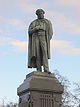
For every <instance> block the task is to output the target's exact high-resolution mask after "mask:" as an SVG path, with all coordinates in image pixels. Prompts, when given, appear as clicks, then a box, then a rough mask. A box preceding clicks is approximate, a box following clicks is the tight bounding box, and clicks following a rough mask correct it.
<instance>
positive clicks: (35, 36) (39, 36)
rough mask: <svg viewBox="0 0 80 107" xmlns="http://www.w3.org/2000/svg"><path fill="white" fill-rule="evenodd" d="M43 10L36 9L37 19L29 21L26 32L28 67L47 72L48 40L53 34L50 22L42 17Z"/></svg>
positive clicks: (48, 57)
mask: <svg viewBox="0 0 80 107" xmlns="http://www.w3.org/2000/svg"><path fill="white" fill-rule="evenodd" d="M44 14H45V12H44V10H42V9H38V10H36V15H37V19H36V20H34V21H33V22H31V24H30V26H29V29H28V34H29V45H28V68H37V71H42V68H41V66H43V68H44V72H48V73H50V72H49V65H48V59H50V40H51V38H52V35H53V30H52V24H51V22H50V21H49V20H47V19H45V18H44Z"/></svg>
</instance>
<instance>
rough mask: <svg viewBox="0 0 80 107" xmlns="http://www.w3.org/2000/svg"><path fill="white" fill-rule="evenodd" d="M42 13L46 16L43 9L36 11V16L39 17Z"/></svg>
mask: <svg viewBox="0 0 80 107" xmlns="http://www.w3.org/2000/svg"><path fill="white" fill-rule="evenodd" d="M40 12H43V14H45V11H44V10H43V9H37V10H36V15H38V14H39V13H40Z"/></svg>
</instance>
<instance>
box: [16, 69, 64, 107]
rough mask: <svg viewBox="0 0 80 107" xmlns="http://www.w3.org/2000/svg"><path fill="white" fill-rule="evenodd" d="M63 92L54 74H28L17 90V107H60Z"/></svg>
mask: <svg viewBox="0 0 80 107" xmlns="http://www.w3.org/2000/svg"><path fill="white" fill-rule="evenodd" d="M63 91H64V87H63V86H62V85H61V83H60V82H59V81H58V80H57V79H56V77H55V76H54V74H47V73H45V72H37V71H35V72H32V73H29V74H28V75H27V76H26V79H25V80H24V82H23V83H22V84H21V85H20V86H19V87H18V89H17V94H18V96H19V107H61V104H62V102H61V100H62V93H63Z"/></svg>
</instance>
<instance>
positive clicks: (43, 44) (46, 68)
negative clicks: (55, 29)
mask: <svg viewBox="0 0 80 107" xmlns="http://www.w3.org/2000/svg"><path fill="white" fill-rule="evenodd" d="M39 40H40V45H41V50H42V55H43V67H44V72H49V66H48V56H47V45H46V40H45V36H44V35H41V36H40V37H39Z"/></svg>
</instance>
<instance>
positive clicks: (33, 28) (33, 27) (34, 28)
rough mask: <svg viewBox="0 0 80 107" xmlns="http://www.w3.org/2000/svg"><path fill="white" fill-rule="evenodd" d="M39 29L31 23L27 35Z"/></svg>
mask: <svg viewBox="0 0 80 107" xmlns="http://www.w3.org/2000/svg"><path fill="white" fill-rule="evenodd" d="M39 29H40V27H39V26H35V22H32V23H31V24H30V26H29V29H28V33H29V34H30V35H31V34H33V33H35V32H36V31H38V30H39Z"/></svg>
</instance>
